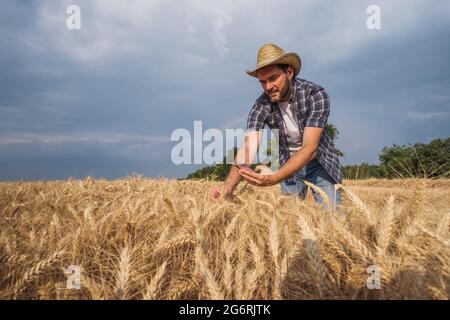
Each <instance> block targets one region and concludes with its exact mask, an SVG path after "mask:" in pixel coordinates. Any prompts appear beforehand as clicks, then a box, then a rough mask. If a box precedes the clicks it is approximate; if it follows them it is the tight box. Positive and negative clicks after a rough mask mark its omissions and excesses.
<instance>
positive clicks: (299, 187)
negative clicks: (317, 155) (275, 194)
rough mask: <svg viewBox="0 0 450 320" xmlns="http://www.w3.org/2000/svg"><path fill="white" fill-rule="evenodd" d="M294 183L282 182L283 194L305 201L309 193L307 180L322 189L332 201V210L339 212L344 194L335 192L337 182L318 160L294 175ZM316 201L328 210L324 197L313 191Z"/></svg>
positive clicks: (338, 191)
mask: <svg viewBox="0 0 450 320" xmlns="http://www.w3.org/2000/svg"><path fill="white" fill-rule="evenodd" d="M294 180H295V181H294V182H292V183H288V182H286V181H282V182H281V193H283V194H285V195H296V196H298V197H299V198H300V199H302V200H304V199H305V198H306V193H307V192H308V186H307V185H306V184H305V183H304V182H303V180H306V181H308V182H310V183H312V184H314V185H316V186H318V187H319V188H321V189H322V190H323V191H324V192H325V193H326V194H327V196H328V199H329V200H330V206H332V208H331V210H333V211H335V210H336V209H338V210H339V208H338V205H339V204H340V203H341V199H342V194H341V190H340V189H339V190H337V191H335V189H334V185H335V184H336V182H335V181H334V179H333V178H332V177H331V176H330V175H329V174H328V173H327V172H326V170H325V169H324V168H323V167H322V165H321V164H320V163H319V161H318V160H317V159H314V160H312V161H311V162H309V163H307V164H306V166H304V167H303V168H301V169H300V170H299V171H297V172H296V173H295V175H294ZM311 189H312V188H311ZM312 193H313V196H314V199H315V201H316V202H317V203H319V204H320V205H321V206H322V207H323V208H325V209H328V206H327V205H326V204H325V202H324V201H323V199H322V196H321V195H320V194H319V193H317V192H316V191H314V190H312Z"/></svg>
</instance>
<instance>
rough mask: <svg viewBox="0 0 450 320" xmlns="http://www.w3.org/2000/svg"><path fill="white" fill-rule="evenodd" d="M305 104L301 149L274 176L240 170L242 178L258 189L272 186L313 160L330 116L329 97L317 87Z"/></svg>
mask: <svg viewBox="0 0 450 320" xmlns="http://www.w3.org/2000/svg"><path fill="white" fill-rule="evenodd" d="M307 104H308V109H309V110H310V112H309V116H308V118H307V119H306V122H305V130H304V133H303V144H302V148H301V149H300V150H299V151H297V152H296V153H295V154H294V155H293V156H292V157H291V158H290V159H289V160H288V161H287V162H286V163H285V164H284V166H283V167H281V168H280V169H279V170H278V171H277V172H275V174H273V175H258V174H255V173H252V172H247V171H244V170H240V171H239V173H240V174H241V175H242V177H243V178H245V179H246V180H247V181H249V182H250V183H253V184H255V185H257V186H260V187H263V186H270V185H274V184H277V183H279V182H281V181H283V180H285V179H287V178H289V177H290V176H292V175H293V174H294V173H295V172H296V171H298V170H300V169H301V168H303V166H305V165H306V164H307V163H308V162H310V161H311V159H313V158H314V156H315V155H316V153H317V149H318V147H319V143H320V137H321V135H322V132H323V130H324V128H325V125H326V123H327V119H328V116H329V114H330V97H329V95H328V93H327V92H326V91H325V90H324V89H323V88H322V87H319V89H318V90H317V91H316V92H315V93H314V94H312V95H311V97H310V98H308V100H307Z"/></svg>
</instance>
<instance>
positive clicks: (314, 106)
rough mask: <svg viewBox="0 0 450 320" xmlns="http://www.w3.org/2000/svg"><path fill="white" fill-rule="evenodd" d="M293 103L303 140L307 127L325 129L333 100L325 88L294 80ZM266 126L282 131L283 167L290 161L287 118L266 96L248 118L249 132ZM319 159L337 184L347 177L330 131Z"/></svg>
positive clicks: (280, 153) (280, 152)
mask: <svg viewBox="0 0 450 320" xmlns="http://www.w3.org/2000/svg"><path fill="white" fill-rule="evenodd" d="M289 102H291V106H292V109H293V112H296V113H297V115H298V116H297V118H298V126H299V129H300V137H301V139H302V140H303V132H304V130H305V127H319V128H325V124H326V123H327V119H328V115H329V114H330V97H329V96H328V93H327V92H326V91H325V89H324V88H323V87H321V86H320V85H318V84H315V83H314V82H311V81H308V80H305V79H299V78H294V79H293V81H292V88H291V96H290V98H289ZM265 125H267V126H268V127H269V128H270V129H278V130H279V133H280V137H279V141H280V145H279V155H280V165H281V166H283V165H284V164H285V163H286V162H287V161H288V160H289V158H290V152H289V147H288V141H287V137H286V131H285V128H284V125H283V116H282V114H281V111H280V108H279V107H278V104H277V103H272V102H271V101H270V98H269V97H268V96H267V95H266V94H265V93H262V94H261V96H259V98H258V99H256V102H255V104H254V105H253V107H252V109H251V110H250V113H249V115H248V118H247V130H249V131H251V130H262V129H263V128H264V126H265ZM317 160H318V161H319V163H320V164H321V165H322V167H323V168H324V169H325V170H326V171H327V172H328V174H329V175H330V176H331V177H332V178H333V179H334V180H335V181H336V182H337V183H342V179H343V175H342V172H341V165H340V163H339V159H338V155H337V149H336V147H335V145H334V142H333V140H332V139H331V138H330V135H329V133H328V131H327V129H326V128H325V129H324V131H323V132H322V135H321V137H320V142H319V147H318V149H317ZM293 180H294V176H291V177H290V178H288V179H286V181H293Z"/></svg>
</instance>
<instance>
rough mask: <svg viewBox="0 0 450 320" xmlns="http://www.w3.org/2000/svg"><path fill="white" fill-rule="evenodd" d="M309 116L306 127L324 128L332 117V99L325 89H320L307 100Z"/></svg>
mask: <svg viewBox="0 0 450 320" xmlns="http://www.w3.org/2000/svg"><path fill="white" fill-rule="evenodd" d="M307 106H308V110H309V113H308V114H309V116H308V117H307V119H306V121H305V126H306V127H318V128H324V127H325V125H326V123H327V120H328V116H329V115H330V97H329V95H328V93H327V92H326V91H325V90H324V89H320V90H319V91H317V92H316V93H314V94H313V95H311V96H310V97H309V99H308V100H307Z"/></svg>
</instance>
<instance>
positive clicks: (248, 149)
mask: <svg viewBox="0 0 450 320" xmlns="http://www.w3.org/2000/svg"><path fill="white" fill-rule="evenodd" d="M300 68H301V60H300V57H299V56H298V55H297V54H296V53H285V52H284V50H283V49H281V48H280V47H278V46H276V45H274V44H270V43H269V44H266V45H264V46H262V47H261V48H260V49H259V51H258V57H257V66H256V68H255V69H254V70H253V71H247V73H248V74H249V75H250V76H253V77H255V78H257V79H258V80H259V82H260V84H261V86H262V88H263V90H264V92H263V93H262V94H261V96H260V97H259V98H258V99H256V102H255V104H254V105H253V107H252V109H251V110H250V113H249V115H248V118H247V130H248V131H247V135H246V137H245V141H244V145H243V147H242V148H241V149H240V150H239V151H238V154H237V156H236V160H235V163H250V162H251V161H253V159H254V158H255V156H256V153H257V150H258V147H259V144H260V141H261V137H262V132H261V130H262V129H263V127H264V126H265V125H267V126H268V127H269V128H271V129H278V130H279V133H280V137H279V141H280V145H279V154H280V168H279V169H278V170H277V171H276V172H271V171H270V169H269V168H268V167H265V166H258V167H256V172H252V171H251V170H248V169H246V168H243V167H238V166H236V165H234V166H232V168H231V170H230V173H229V175H228V178H227V180H226V181H225V183H224V184H223V185H221V186H214V187H213V188H212V189H211V193H210V197H211V199H214V200H215V199H218V198H219V197H220V196H221V195H222V194H223V195H224V196H227V195H231V194H232V193H233V190H234V189H235V188H236V186H237V185H238V184H239V182H240V181H241V179H242V178H243V179H245V180H246V181H247V182H248V183H250V184H252V185H255V186H258V187H265V186H271V185H275V184H277V183H280V184H281V191H282V193H283V194H295V195H297V196H299V197H300V198H302V199H304V198H305V196H306V193H307V190H308V187H307V185H306V184H305V183H304V182H303V180H306V181H309V182H310V183H312V184H314V185H316V186H318V187H319V188H321V189H322V190H323V191H324V192H325V193H326V194H327V196H328V198H329V202H330V204H331V205H332V208H329V209H333V210H335V209H336V207H337V205H338V204H339V203H340V201H341V190H340V189H338V190H336V188H335V184H337V183H339V184H340V183H342V178H343V176H342V173H341V166H340V163H339V159H338V155H337V149H336V148H335V146H334V143H333V141H332V139H331V138H330V135H329V133H328V131H327V130H326V128H325V125H326V123H327V119H328V116H329V114H330V98H329V96H328V94H327V93H326V91H325V90H324V88H323V87H321V86H320V85H318V84H315V83H313V82H311V81H308V80H305V79H300V78H296V76H297V75H298V73H299V72H300ZM312 191H313V195H314V198H315V200H316V201H317V202H318V203H320V204H321V205H322V206H323V207H325V208H327V207H326V203H325V201H324V200H323V199H322V197H321V196H320V194H319V193H318V192H316V191H315V190H314V189H313V190H312Z"/></svg>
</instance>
